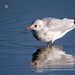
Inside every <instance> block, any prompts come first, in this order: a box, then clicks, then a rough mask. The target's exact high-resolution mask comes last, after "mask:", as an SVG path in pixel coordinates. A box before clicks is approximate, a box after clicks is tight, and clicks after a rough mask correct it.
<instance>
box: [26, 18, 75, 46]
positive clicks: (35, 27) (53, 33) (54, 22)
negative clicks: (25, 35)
mask: <svg viewBox="0 0 75 75" xmlns="http://www.w3.org/2000/svg"><path fill="white" fill-rule="evenodd" d="M74 28H75V19H67V18H64V19H56V18H51V17H48V18H43V19H42V20H40V19H37V20H36V21H34V23H33V24H32V25H31V26H30V27H27V28H26V30H29V29H32V34H33V36H34V37H35V38H36V39H37V40H40V41H44V42H48V45H49V41H51V42H52V45H53V42H54V41H55V40H57V39H59V38H61V37H63V36H64V35H65V34H66V33H67V32H69V31H71V30H72V29H74Z"/></svg>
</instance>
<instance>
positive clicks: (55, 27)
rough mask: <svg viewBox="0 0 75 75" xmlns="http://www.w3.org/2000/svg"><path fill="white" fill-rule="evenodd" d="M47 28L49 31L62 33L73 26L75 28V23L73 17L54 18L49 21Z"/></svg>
mask: <svg viewBox="0 0 75 75" xmlns="http://www.w3.org/2000/svg"><path fill="white" fill-rule="evenodd" d="M47 28H48V30H49V31H56V32H58V31H60V32H61V33H62V32H65V31H70V30H72V29H73V28H75V25H74V20H73V19H62V20H60V19H53V20H50V22H48V24H47Z"/></svg>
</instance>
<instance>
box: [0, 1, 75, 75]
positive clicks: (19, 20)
mask: <svg viewBox="0 0 75 75" xmlns="http://www.w3.org/2000/svg"><path fill="white" fill-rule="evenodd" d="M63 5H64V6H63ZM74 11H75V0H71V1H67V0H56V1H55V0H46V1H45V0H40V1H38V0H37V1H35V0H32V1H30V0H0V75H67V74H68V75H75V29H74V30H72V31H71V32H69V33H67V34H66V35H65V36H64V37H63V38H61V39H59V40H57V41H55V42H54V46H53V47H47V46H46V45H47V44H46V43H45V42H39V41H37V40H36V39H35V38H34V37H33V36H32V34H31V31H25V28H26V27H27V26H30V24H31V23H32V22H33V20H35V19H37V18H40V19H41V18H44V17H49V16H51V17H56V18H64V17H67V18H74V17H75V13H74Z"/></svg>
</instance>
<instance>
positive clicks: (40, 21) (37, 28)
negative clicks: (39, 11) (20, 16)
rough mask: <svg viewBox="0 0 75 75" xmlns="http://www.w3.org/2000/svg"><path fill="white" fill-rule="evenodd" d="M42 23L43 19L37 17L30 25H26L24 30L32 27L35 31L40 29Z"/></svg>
mask: <svg viewBox="0 0 75 75" xmlns="http://www.w3.org/2000/svg"><path fill="white" fill-rule="evenodd" d="M42 25H43V21H42V20H39V19H38V20H36V21H34V23H33V24H32V25H31V26H30V27H27V28H26V30H29V29H32V30H36V31H37V30H40V29H42Z"/></svg>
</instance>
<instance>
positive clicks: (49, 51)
mask: <svg viewBox="0 0 75 75" xmlns="http://www.w3.org/2000/svg"><path fill="white" fill-rule="evenodd" d="M31 65H32V68H33V70H34V71H37V72H43V71H48V70H74V57H73V56H72V55H71V54H66V53H65V52H64V51H63V50H62V47H60V46H52V47H48V46H47V47H41V48H39V49H37V51H36V52H35V53H34V54H33V55H32V63H31Z"/></svg>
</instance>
